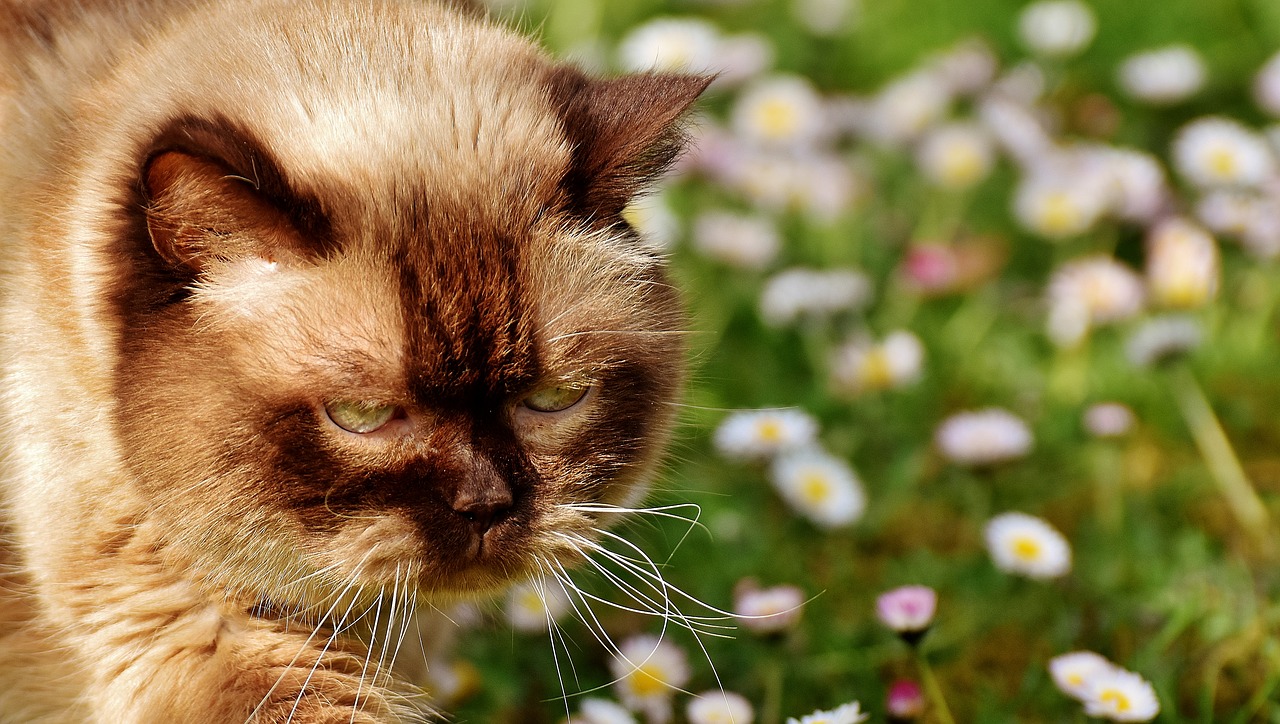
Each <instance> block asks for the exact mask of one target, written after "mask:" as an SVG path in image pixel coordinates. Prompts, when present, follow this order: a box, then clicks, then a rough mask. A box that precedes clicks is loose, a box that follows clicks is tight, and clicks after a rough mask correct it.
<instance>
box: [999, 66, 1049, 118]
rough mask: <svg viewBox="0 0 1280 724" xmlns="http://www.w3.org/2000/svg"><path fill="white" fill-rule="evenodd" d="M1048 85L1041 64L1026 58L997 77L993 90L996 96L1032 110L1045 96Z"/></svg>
mask: <svg viewBox="0 0 1280 724" xmlns="http://www.w3.org/2000/svg"><path fill="white" fill-rule="evenodd" d="M1047 85H1048V81H1046V80H1045V77H1044V69H1043V68H1041V67H1040V64H1039V63H1037V62H1035V61H1034V60H1024V61H1022V62H1021V63H1017V64H1015V65H1014V66H1012V67H1011V68H1009V69H1008V70H1006V71H1005V72H1004V74H1002V75H1001V76H1000V77H999V78H997V79H996V82H995V84H994V87H993V88H992V91H993V95H994V96H996V97H999V98H1002V99H1004V100H1006V101H1009V102H1011V103H1016V104H1017V105H1019V106H1021V107H1023V108H1026V109H1028V110H1030V109H1032V108H1033V107H1034V106H1035V103H1036V101H1039V100H1040V99H1041V98H1042V97H1043V96H1044V92H1045V88H1046V86H1047Z"/></svg>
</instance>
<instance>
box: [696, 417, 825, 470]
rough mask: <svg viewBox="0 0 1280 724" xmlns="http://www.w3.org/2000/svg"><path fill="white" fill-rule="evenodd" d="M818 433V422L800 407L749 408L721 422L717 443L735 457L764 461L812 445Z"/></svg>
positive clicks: (716, 437) (718, 448) (716, 444)
mask: <svg viewBox="0 0 1280 724" xmlns="http://www.w3.org/2000/svg"><path fill="white" fill-rule="evenodd" d="M817 436H818V423H817V421H816V420H814V418H813V416H811V415H809V414H808V413H805V412H802V411H800V410H745V411H742V412H735V413H733V414H731V415H729V416H728V417H726V418H725V419H724V421H723V422H721V423H720V427H719V428H717V429H716V434H715V446H716V449H717V450H719V451H720V454H721V455H724V456H725V457H727V458H730V459H733V460H761V459H765V458H768V457H771V456H773V455H776V454H778V453H780V452H785V451H788V450H795V449H798V448H802V447H808V446H810V445H812V444H813V442H814V440H815V439H816V438H817Z"/></svg>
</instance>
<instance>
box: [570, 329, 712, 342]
mask: <svg viewBox="0 0 1280 724" xmlns="http://www.w3.org/2000/svg"><path fill="white" fill-rule="evenodd" d="M698 333H699V331H698V330H696V329H583V330H580V331H577V332H566V333H564V334H558V335H556V336H554V337H552V338H551V339H548V340H547V343H548V344H550V343H552V342H559V341H560V340H563V339H573V338H574V337H585V336H588V335H592V334H637V335H641V334H643V335H650V336H669V335H691V334H698Z"/></svg>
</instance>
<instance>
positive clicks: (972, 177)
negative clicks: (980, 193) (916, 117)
mask: <svg viewBox="0 0 1280 724" xmlns="http://www.w3.org/2000/svg"><path fill="white" fill-rule="evenodd" d="M916 163H917V164H918V165H919V167H920V171H921V172H922V173H923V174H924V176H925V178H927V179H929V181H930V182H932V183H933V184H934V185H936V186H940V187H942V188H945V189H953V190H961V189H967V188H970V187H972V186H974V185H976V184H978V183H980V182H982V181H983V180H984V179H986V178H987V176H989V175H990V174H991V167H992V166H994V165H995V148H994V147H993V144H992V142H991V138H990V137H989V136H988V135H987V134H986V132H985V131H983V130H982V128H981V127H980V126H977V125H973V124H968V123H950V124H947V125H943V126H939V127H937V128H935V129H934V130H932V131H930V132H929V133H928V134H927V135H926V136H925V137H924V139H923V140H922V141H921V142H920V146H919V148H918V149H917V151H916Z"/></svg>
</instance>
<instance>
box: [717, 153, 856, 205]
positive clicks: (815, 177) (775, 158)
mask: <svg viewBox="0 0 1280 724" xmlns="http://www.w3.org/2000/svg"><path fill="white" fill-rule="evenodd" d="M715 173H716V176H717V178H718V179H719V180H720V181H721V182H722V183H724V184H725V185H726V186H728V187H730V188H732V189H733V190H735V191H737V192H739V193H741V194H742V195H743V196H744V197H745V198H746V199H747V200H748V201H750V202H751V204H752V205H754V206H756V207H758V208H761V209H765V210H767V211H773V212H781V211H787V210H792V209H794V210H798V211H800V212H802V213H804V214H805V215H807V216H808V217H810V218H811V219H813V220H816V221H821V222H826V221H830V220H832V219H835V218H836V217H838V216H839V215H840V214H841V213H843V212H844V211H846V210H847V209H848V208H849V207H850V205H851V204H852V203H853V201H854V199H855V198H856V196H857V195H858V192H859V182H858V179H857V177H856V176H855V175H854V173H853V170H852V169H851V168H850V166H849V164H848V163H847V162H846V161H844V160H843V159H841V158H840V157H838V156H834V155H831V154H826V153H810V152H804V153H779V152H776V151H762V150H761V149H759V148H756V147H741V146H738V147H734V148H733V155H732V157H727V158H725V159H724V163H723V165H721V166H720V167H719V168H718V169H716V171H715Z"/></svg>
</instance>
